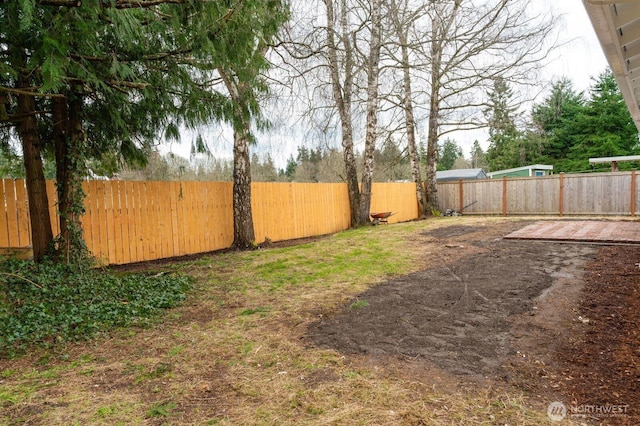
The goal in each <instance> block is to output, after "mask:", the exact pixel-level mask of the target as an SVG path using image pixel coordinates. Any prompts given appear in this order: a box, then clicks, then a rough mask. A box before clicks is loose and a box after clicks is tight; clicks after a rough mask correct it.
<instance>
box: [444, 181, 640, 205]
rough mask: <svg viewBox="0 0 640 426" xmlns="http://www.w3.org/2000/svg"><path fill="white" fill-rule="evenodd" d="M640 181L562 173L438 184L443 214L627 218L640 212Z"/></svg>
mask: <svg viewBox="0 0 640 426" xmlns="http://www.w3.org/2000/svg"><path fill="white" fill-rule="evenodd" d="M639 189H640V176H639V174H638V173H637V172H636V171H635V170H634V171H631V172H615V173H590V174H573V175H568V174H563V173H560V174H558V175H552V176H540V177H527V178H503V179H486V180H477V181H458V182H446V183H440V184H438V202H439V207H440V209H441V210H443V211H444V210H446V209H447V208H452V209H455V210H458V211H461V212H462V213H464V214H479V215H503V216H507V215H532V214H533V215H547V214H549V215H559V216H563V215H598V216H607V215H621V216H622V215H628V216H635V215H636V213H637V212H639V211H640V197H639V196H638V190H639Z"/></svg>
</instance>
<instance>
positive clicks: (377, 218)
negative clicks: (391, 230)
mask: <svg viewBox="0 0 640 426" xmlns="http://www.w3.org/2000/svg"><path fill="white" fill-rule="evenodd" d="M396 213H397V212H393V213H392V212H380V213H371V214H370V216H371V218H372V219H373V225H379V224H381V223H386V224H387V225H388V224H389V217H391V216H393V215H394V214H396Z"/></svg>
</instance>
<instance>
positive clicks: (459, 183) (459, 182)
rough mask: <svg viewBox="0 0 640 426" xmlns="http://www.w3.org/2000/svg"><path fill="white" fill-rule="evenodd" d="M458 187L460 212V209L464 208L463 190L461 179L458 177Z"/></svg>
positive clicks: (460, 210)
mask: <svg viewBox="0 0 640 426" xmlns="http://www.w3.org/2000/svg"><path fill="white" fill-rule="evenodd" d="M458 187H459V189H460V208H459V209H458V212H459V213H462V209H463V208H464V204H463V203H464V192H463V191H464V190H463V189H462V179H458Z"/></svg>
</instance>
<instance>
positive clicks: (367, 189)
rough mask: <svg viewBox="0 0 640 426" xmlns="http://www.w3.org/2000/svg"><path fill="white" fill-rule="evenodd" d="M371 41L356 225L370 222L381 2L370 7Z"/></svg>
mask: <svg viewBox="0 0 640 426" xmlns="http://www.w3.org/2000/svg"><path fill="white" fill-rule="evenodd" d="M371 7H372V10H371V41H370V44H369V60H368V64H367V129H366V137H365V147H364V168H363V172H362V185H361V187H360V191H361V192H360V206H359V209H358V213H359V217H358V223H359V224H365V223H368V222H369V221H370V219H369V213H371V187H372V181H373V166H374V161H373V154H374V151H375V149H376V127H377V126H378V78H379V76H380V67H379V62H380V46H381V41H380V31H381V25H382V22H381V14H382V10H381V9H382V1H381V0H375V2H374V3H373V4H372V5H371Z"/></svg>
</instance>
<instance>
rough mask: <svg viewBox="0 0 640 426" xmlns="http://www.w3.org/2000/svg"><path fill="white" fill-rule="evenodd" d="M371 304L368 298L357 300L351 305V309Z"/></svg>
mask: <svg viewBox="0 0 640 426" xmlns="http://www.w3.org/2000/svg"><path fill="white" fill-rule="evenodd" d="M367 306H369V302H367V301H366V300H357V301H355V302H353V303H352V304H350V305H349V309H360V308H365V307H367Z"/></svg>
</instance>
